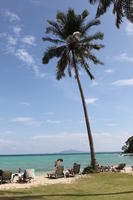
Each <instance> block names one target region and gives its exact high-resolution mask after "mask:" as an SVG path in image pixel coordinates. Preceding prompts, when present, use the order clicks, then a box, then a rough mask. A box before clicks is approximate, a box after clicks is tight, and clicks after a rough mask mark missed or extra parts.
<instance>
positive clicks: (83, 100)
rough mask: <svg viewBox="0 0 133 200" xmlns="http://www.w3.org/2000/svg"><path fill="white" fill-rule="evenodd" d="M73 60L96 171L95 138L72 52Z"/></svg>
mask: <svg viewBox="0 0 133 200" xmlns="http://www.w3.org/2000/svg"><path fill="white" fill-rule="evenodd" d="M72 58H73V66H74V70H75V75H76V79H77V83H78V87H79V91H80V95H81V99H82V104H83V109H84V115H85V121H86V127H87V133H88V139H89V145H90V154H91V165H92V167H93V169H94V170H95V171H96V159H95V152H94V144H93V138H92V134H91V129H90V123H89V118H88V113H87V108H86V102H85V98H84V93H83V89H82V86H81V82H80V78H79V73H78V69H77V65H76V60H75V55H74V52H73V51H72Z"/></svg>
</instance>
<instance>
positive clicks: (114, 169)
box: [112, 163, 126, 172]
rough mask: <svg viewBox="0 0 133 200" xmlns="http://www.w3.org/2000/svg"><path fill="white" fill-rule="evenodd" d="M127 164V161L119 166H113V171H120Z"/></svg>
mask: <svg viewBox="0 0 133 200" xmlns="http://www.w3.org/2000/svg"><path fill="white" fill-rule="evenodd" d="M125 166H126V164H125V163H120V164H119V165H118V166H117V167H115V168H112V172H120V171H121V170H123V169H124V168H125Z"/></svg>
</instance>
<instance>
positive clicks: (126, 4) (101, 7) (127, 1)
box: [90, 0, 133, 28]
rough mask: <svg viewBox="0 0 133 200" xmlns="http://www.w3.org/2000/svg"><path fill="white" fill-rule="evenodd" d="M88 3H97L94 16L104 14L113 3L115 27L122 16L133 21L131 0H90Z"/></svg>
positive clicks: (132, 1)
mask: <svg viewBox="0 0 133 200" xmlns="http://www.w3.org/2000/svg"><path fill="white" fill-rule="evenodd" d="M90 3H91V4H95V3H98V7H97V13H96V17H99V16H100V15H102V14H104V13H105V12H106V11H107V9H108V8H109V7H110V6H111V5H112V4H113V13H114V14H116V26H117V28H119V27H120V24H121V22H122V18H123V17H124V16H125V17H126V18H127V19H128V20H129V21H130V22H132V23H133V0H90Z"/></svg>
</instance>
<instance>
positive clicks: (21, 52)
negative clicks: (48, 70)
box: [15, 49, 35, 65]
mask: <svg viewBox="0 0 133 200" xmlns="http://www.w3.org/2000/svg"><path fill="white" fill-rule="evenodd" d="M15 55H16V57H17V58H18V59H19V60H22V61H23V62H25V63H26V64H28V65H32V64H35V61H34V59H33V57H32V56H31V55H30V54H29V53H28V52H27V51H26V50H25V49H18V50H17V51H16V54H15Z"/></svg>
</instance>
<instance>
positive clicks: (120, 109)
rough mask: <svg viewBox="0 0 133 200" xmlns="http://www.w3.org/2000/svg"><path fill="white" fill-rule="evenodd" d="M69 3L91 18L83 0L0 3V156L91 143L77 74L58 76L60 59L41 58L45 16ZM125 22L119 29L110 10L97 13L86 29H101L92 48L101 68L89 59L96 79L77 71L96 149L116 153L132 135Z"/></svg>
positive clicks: (129, 42) (132, 72)
mask: <svg viewBox="0 0 133 200" xmlns="http://www.w3.org/2000/svg"><path fill="white" fill-rule="evenodd" d="M53 2H54V3H53ZM70 7H72V8H74V9H75V11H76V12H77V13H81V12H82V11H83V10H84V9H88V10H89V13H90V16H89V18H88V19H90V20H91V19H93V17H94V16H95V7H91V6H90V5H89V3H88V0H82V1H81V0H67V1H65V0H54V1H53V0H49V1H46V0H23V1H18V0H12V1H10V0H1V1H0V24H1V26H0V61H1V67H0V69H1V71H0V154H12V153H13V154H14V153H52V152H59V151H62V150H67V149H77V150H85V151H87V150H88V149H89V146H88V139H87V134H86V127H85V123H84V115H83V109H82V104H81V99H80V95H79V91H78V86H77V83H76V81H75V78H74V77H73V78H69V77H68V76H66V78H65V79H62V80H61V81H56V79H55V72H56V61H57V60H52V61H51V62H50V63H49V64H48V65H43V64H42V61H41V60H42V56H43V52H44V51H45V49H46V46H47V45H48V43H46V44H45V43H43V42H42V39H41V38H42V37H43V36H44V35H45V28H46V24H47V23H46V21H47V19H51V20H54V19H55V16H56V12H57V10H61V11H66V10H67V9H68V8H70ZM123 21H124V22H123V24H122V25H121V27H120V29H119V30H118V29H116V27H115V16H114V15H113V14H112V12H111V10H109V11H108V13H107V14H105V15H104V16H102V17H101V25H100V26H97V27H94V28H92V30H91V31H90V32H89V34H92V33H95V32H97V31H101V32H103V33H104V35H105V36H104V40H103V41H102V43H103V44H104V45H105V48H104V49H102V50H101V51H99V52H96V53H95V54H96V55H97V57H99V58H100V59H101V60H102V61H103V62H104V66H94V65H93V63H90V66H91V69H92V72H93V74H94V76H95V81H93V82H92V81H90V80H89V77H88V76H87V75H86V74H85V72H84V71H80V75H81V81H82V85H83V89H84V93H85V98H86V103H87V109H88V115H89V117H90V122H91V129H92V134H93V137H94V143H95V150H96V151H118V150H120V149H121V147H122V145H123V144H124V142H125V140H126V139H127V138H128V137H129V136H131V135H132V119H133V101H132V99H133V66H132V65H133V51H132V46H133V25H132V24H130V23H129V22H128V21H126V20H125V19H124V20H123ZM89 62H90V61H89Z"/></svg>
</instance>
